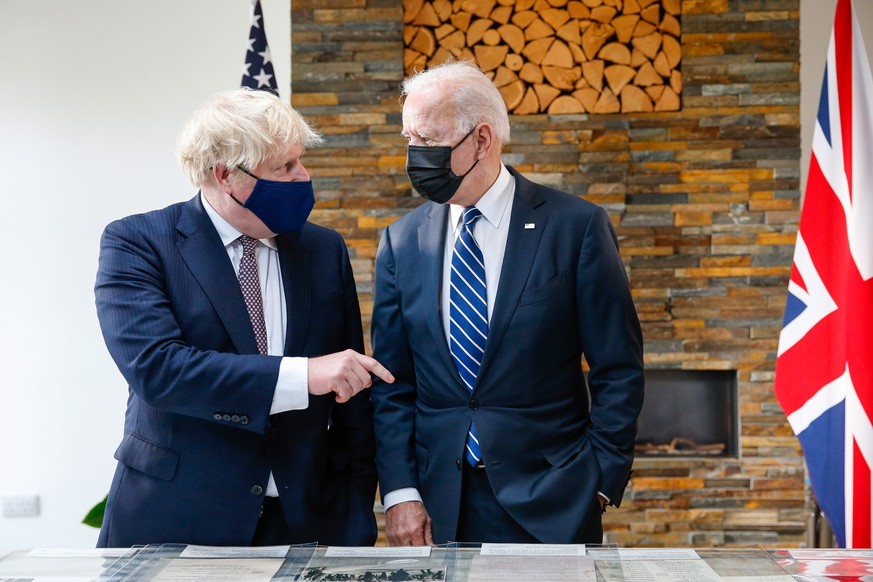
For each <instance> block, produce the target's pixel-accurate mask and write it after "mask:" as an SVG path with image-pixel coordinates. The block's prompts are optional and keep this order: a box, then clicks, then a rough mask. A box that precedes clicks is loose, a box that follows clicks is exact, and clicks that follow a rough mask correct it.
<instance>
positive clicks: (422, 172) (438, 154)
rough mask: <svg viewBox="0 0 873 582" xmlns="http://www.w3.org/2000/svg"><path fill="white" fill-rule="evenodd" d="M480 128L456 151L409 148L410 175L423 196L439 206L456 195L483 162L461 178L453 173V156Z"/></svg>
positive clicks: (408, 172) (445, 147)
mask: <svg viewBox="0 0 873 582" xmlns="http://www.w3.org/2000/svg"><path fill="white" fill-rule="evenodd" d="M476 127H478V125H477V126H476ZM476 127H474V128H473V129H471V130H470V133H468V134H467V135H465V136H464V138H463V139H462V140H461V141H459V142H458V143H457V144H455V146H454V147H448V146H414V145H411V146H408V147H407V148H406V175H407V176H409V181H410V182H411V183H412V187H413V188H415V190H416V191H417V192H418V193H419V194H421V195H422V196H424V197H425V198H427V199H428V200H433V201H434V202H437V203H439V204H445V203H446V202H448V201H449V200H450V199H451V198H452V196H454V195H455V192H457V191H458V188H459V187H460V186H461V182H463V181H464V178H466V177H467V174H469V173H470V172H472V171H473V168H475V167H476V164H478V163H479V160H478V158H477V159H476V162H475V163H474V164H473V165H472V166H471V167H470V169H469V170H467V171H466V172H464V174H463V175H461V176H458V175H456V174H455V173H454V172H453V171H452V152H453V151H454V150H455V148H457V147H458V146H459V145H461V144H462V143H464V141H465V140H466V139H467V138H468V137H470V135H472V133H473V132H474V131H476Z"/></svg>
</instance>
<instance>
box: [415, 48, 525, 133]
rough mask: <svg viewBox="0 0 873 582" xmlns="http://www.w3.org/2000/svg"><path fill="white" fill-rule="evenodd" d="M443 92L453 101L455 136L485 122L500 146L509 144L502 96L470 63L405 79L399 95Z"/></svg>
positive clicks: (449, 65)
mask: <svg viewBox="0 0 873 582" xmlns="http://www.w3.org/2000/svg"><path fill="white" fill-rule="evenodd" d="M419 91H423V92H436V91H445V92H446V93H447V94H448V95H449V96H450V98H451V100H452V101H454V104H455V110H456V118H455V123H456V125H457V130H458V133H467V132H468V131H470V130H472V129H473V128H474V127H476V125H477V124H479V123H482V122H483V121H487V122H488V123H489V124H490V125H491V127H493V128H494V132H495V134H496V136H497V139H498V140H499V141H500V143H501V144H507V143H509V114H508V113H507V111H506V103H505V102H504V101H503V96H502V95H501V94H500V91H498V90H497V87H495V86H494V83H492V82H491V79H489V78H488V77H486V76H485V74H484V73H483V72H482V71H481V70H479V67H477V66H476V65H474V64H473V63H471V62H469V61H453V62H448V63H443V64H442V65H438V66H436V67H433V68H430V69H427V70H425V71H421V72H419V73H416V74H414V75H412V76H411V77H408V78H406V79H405V80H404V81H403V84H402V85H401V86H400V93H401V94H402V95H411V94H412V93H417V92H419Z"/></svg>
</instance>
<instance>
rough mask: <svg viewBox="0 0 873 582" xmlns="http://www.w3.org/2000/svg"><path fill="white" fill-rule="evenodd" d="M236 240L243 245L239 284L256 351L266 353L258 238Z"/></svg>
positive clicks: (265, 327)
mask: <svg viewBox="0 0 873 582" xmlns="http://www.w3.org/2000/svg"><path fill="white" fill-rule="evenodd" d="M237 240H238V241H240V242H241V243H242V246H243V255H242V259H240V262H239V286H240V289H241V290H242V294H243V299H245V302H246V309H247V310H248V312H249V319H250V320H251V321H252V329H253V330H254V332H255V339H256V340H257V342H258V353H259V354H266V353H267V326H266V325H265V324H264V304H263V300H262V299H261V283H260V279H259V278H258V239H256V238H251V237H248V236H246V235H243V236H241V237H239V238H238V239H237Z"/></svg>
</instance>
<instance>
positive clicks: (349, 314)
mask: <svg viewBox="0 0 873 582" xmlns="http://www.w3.org/2000/svg"><path fill="white" fill-rule="evenodd" d="M319 142H320V137H319V135H318V134H316V133H315V132H314V131H313V130H312V129H311V128H310V127H309V126H308V125H307V123H306V122H305V121H304V120H303V118H302V117H300V115H299V114H298V113H297V112H296V111H294V109H292V108H291V106H290V105H288V104H287V103H283V102H282V101H280V100H279V99H278V98H277V97H275V96H273V95H271V94H269V93H266V92H263V91H252V90H248V89H237V90H232V91H227V92H224V93H221V94H218V95H217V96H215V97H214V98H213V99H211V100H210V101H209V102H207V103H206V104H205V105H204V106H203V107H202V108H201V109H200V110H198V111H197V112H196V113H195V114H194V116H193V118H192V119H191V120H190V122H189V123H188V126H187V128H186V129H185V131H184V132H183V134H182V136H181V138H180V142H179V151H178V154H179V161H180V164H181V166H182V169H183V170H184V171H185V172H186V173H187V175H188V177H189V178H190V180H191V182H192V183H193V184H194V185H195V186H196V187H198V188H199V189H200V192H199V193H198V194H197V195H196V196H195V197H194V198H192V199H191V200H189V201H187V202H182V203H179V204H174V205H172V206H169V207H167V208H164V209H162V210H156V211H153V212H149V213H146V214H140V215H135V216H129V217H127V218H124V219H122V220H118V221H116V222H113V223H112V224H110V225H109V226H108V227H107V228H106V230H105V232H104V233H103V238H102V240H101V245H100V261H99V270H98V273H97V282H96V286H95V294H96V300H97V314H98V317H99V320H100V326H101V328H102V330H103V335H104V338H105V341H106V345H107V347H108V348H109V352H110V354H111V355H112V357H113V359H114V360H115V363H116V365H117V366H118V368H119V370H120V371H121V373H122V375H123V376H124V378H125V380H126V381H127V383H128V384H129V396H128V405H127V413H126V415H125V433H124V437H123V439H122V441H121V444H120V446H119V447H118V450H117V451H116V453H115V458H116V459H118V468H117V470H116V473H115V478H114V479H113V481H112V485H111V488H110V491H109V498H108V502H107V505H106V513H105V516H104V520H103V527H102V529H101V531H100V538H99V541H98V545H99V546H108V547H127V546H131V545H135V544H156V543H163V542H177V543H188V544H202V545H216V546H248V545H276V544H293V543H306V542H320V543H323V544H342V545H372V544H373V543H374V542H375V539H376V525H375V518H374V515H373V499H374V495H375V486H376V481H375V466H374V460H373V457H374V442H373V431H372V408H371V404H370V401H369V390H365V389H366V388H368V387H369V386H370V385H371V383H372V382H371V376H370V374H371V373H372V374H375V375H376V376H378V377H379V378H381V379H382V380H383V381H385V382H391V381H392V380H393V377H392V376H391V374H390V373H389V372H388V371H387V370H386V369H385V368H383V367H382V366H381V365H380V364H379V363H378V362H377V361H376V360H374V359H372V358H370V357H367V356H365V355H363V353H362V352H363V349H364V345H363V332H362V328H361V318H360V309H359V306H358V299H357V294H356V290H355V282H354V278H353V276H352V270H351V266H350V262H349V256H348V251H347V249H346V246H345V243H344V242H343V240H342V238H341V237H340V236H339V235H338V234H337V233H336V232H333V231H331V230H328V229H325V228H322V227H319V226H316V225H314V224H312V223H310V222H307V218H308V216H309V213H310V211H311V210H312V207H313V204H314V202H315V199H314V194H313V190H312V182H311V180H310V177H309V173H308V172H307V170H306V168H305V167H304V166H303V163H302V161H301V158H302V156H303V154H304V150H305V148H306V147H307V146H314V145H317V144H318V143H319Z"/></svg>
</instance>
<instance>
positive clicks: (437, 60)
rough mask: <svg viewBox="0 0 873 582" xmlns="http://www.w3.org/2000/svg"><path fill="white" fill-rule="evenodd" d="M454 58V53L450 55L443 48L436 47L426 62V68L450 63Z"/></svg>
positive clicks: (449, 52)
mask: <svg viewBox="0 0 873 582" xmlns="http://www.w3.org/2000/svg"><path fill="white" fill-rule="evenodd" d="M454 56H455V55H454V53H452V52H451V51H449V50H448V49H446V48H445V47H442V46H438V47H437V50H436V51H435V52H434V53H433V56H432V57H431V58H430V59H429V60H428V61H427V66H428V67H435V66H437V65H441V64H443V63H446V62H448V61H450V60H451V59H452V58H453V57H454Z"/></svg>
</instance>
